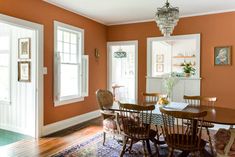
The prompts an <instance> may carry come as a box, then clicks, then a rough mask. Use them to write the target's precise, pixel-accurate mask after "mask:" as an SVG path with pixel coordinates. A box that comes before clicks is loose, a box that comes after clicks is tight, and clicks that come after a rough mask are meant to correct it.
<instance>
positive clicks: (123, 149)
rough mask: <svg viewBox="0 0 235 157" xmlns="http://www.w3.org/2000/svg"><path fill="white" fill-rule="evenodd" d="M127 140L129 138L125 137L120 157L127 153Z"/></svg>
mask: <svg viewBox="0 0 235 157" xmlns="http://www.w3.org/2000/svg"><path fill="white" fill-rule="evenodd" d="M127 140H128V138H127V137H124V139H123V146H122V152H121V154H120V157H123V155H124V154H125V151H126V143H127Z"/></svg>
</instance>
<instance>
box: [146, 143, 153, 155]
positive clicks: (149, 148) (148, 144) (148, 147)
mask: <svg viewBox="0 0 235 157" xmlns="http://www.w3.org/2000/svg"><path fill="white" fill-rule="evenodd" d="M146 143H147V149H148V153H149V154H150V155H151V154H152V151H151V147H150V143H149V140H146Z"/></svg>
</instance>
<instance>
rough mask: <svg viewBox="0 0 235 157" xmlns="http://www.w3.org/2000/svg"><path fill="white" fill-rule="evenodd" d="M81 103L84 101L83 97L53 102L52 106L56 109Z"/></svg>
mask: <svg viewBox="0 0 235 157" xmlns="http://www.w3.org/2000/svg"><path fill="white" fill-rule="evenodd" d="M81 101H84V97H80V98H74V99H67V100H55V102H54V106H55V107H58V106H63V105H68V104H72V103H76V102H81Z"/></svg>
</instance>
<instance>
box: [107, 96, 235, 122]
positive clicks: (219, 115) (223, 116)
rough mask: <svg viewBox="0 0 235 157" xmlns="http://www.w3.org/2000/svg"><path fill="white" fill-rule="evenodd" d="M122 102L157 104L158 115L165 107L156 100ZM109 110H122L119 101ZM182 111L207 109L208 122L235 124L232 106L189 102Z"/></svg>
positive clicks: (234, 112)
mask: <svg viewBox="0 0 235 157" xmlns="http://www.w3.org/2000/svg"><path fill="white" fill-rule="evenodd" d="M121 103H130V104H140V105H155V110H154V111H153V115H158V116H160V115H161V113H160V110H159V107H163V108H164V106H162V105H158V104H157V103H156V102H138V103H136V101H130V100H126V101H125V100H124V101H121ZM168 109H169V108H168ZM109 110H113V111H120V109H119V105H118V102H114V104H113V106H112V108H110V109H109ZM172 110H174V109H172ZM181 111H185V112H194V113H198V112H203V111H207V116H206V117H205V119H204V120H205V121H206V122H211V123H215V124H223V125H229V126H232V125H235V109H230V108H225V107H217V106H214V107H210V106H203V105H200V106H191V105H190V104H189V105H188V106H187V107H186V108H184V109H183V110H181Z"/></svg>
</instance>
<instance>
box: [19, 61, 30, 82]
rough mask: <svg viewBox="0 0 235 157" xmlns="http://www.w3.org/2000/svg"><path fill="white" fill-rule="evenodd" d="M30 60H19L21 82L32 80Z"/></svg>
mask: <svg viewBox="0 0 235 157" xmlns="http://www.w3.org/2000/svg"><path fill="white" fill-rule="evenodd" d="M30 70H31V69H30V62H27V61H26V62H18V81H19V82H30V81H31V76H30V75H31V73H30Z"/></svg>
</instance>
